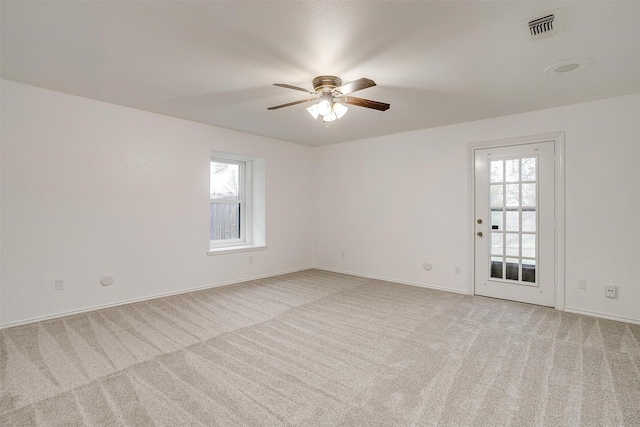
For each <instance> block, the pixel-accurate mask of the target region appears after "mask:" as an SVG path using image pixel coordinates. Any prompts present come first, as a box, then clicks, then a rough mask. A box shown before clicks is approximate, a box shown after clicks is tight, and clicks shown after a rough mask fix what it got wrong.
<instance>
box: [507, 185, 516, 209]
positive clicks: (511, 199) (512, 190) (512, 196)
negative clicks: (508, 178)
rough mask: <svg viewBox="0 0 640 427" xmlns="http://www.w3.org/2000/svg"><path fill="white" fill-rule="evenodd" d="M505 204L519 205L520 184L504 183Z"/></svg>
mask: <svg viewBox="0 0 640 427" xmlns="http://www.w3.org/2000/svg"><path fill="white" fill-rule="evenodd" d="M505 187H506V189H507V191H506V196H507V197H506V199H507V206H520V184H507V185H505Z"/></svg>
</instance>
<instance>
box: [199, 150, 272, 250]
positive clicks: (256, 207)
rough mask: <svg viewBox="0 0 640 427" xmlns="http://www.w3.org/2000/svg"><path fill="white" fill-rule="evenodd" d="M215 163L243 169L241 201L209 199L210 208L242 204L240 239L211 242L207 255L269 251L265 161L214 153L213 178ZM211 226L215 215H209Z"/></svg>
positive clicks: (240, 187) (212, 157)
mask: <svg viewBox="0 0 640 427" xmlns="http://www.w3.org/2000/svg"><path fill="white" fill-rule="evenodd" d="M211 162H217V163H226V164H233V165H240V171H239V175H238V193H239V199H240V200H214V199H211V198H209V207H210V206H211V203H240V238H239V239H221V240H209V250H208V251H207V255H222V254H229V253H236V252H245V251H256V250H263V249H267V246H266V241H265V213H266V212H265V159H263V158H260V157H249V156H243V155H239V154H232V153H225V152H220V151H212V152H211V156H210V161H209V176H210V175H211ZM209 179H211V178H209ZM209 184H211V183H209ZM210 188H211V185H209V190H210ZM208 224H209V227H210V225H211V214H209V221H208ZM207 232H208V233H209V234H210V233H211V230H210V229H207Z"/></svg>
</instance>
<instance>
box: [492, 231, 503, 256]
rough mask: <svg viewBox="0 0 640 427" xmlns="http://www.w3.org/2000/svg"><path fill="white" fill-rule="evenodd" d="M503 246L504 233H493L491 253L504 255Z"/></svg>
mask: <svg viewBox="0 0 640 427" xmlns="http://www.w3.org/2000/svg"><path fill="white" fill-rule="evenodd" d="M503 246H504V244H503V238H502V233H491V253H492V254H494V255H502V253H503V252H502V249H503Z"/></svg>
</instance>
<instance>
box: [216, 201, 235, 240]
mask: <svg viewBox="0 0 640 427" xmlns="http://www.w3.org/2000/svg"><path fill="white" fill-rule="evenodd" d="M209 217H210V218H211V227H210V233H209V240H227V239H239V238H240V203H216V202H211V203H210V216H209Z"/></svg>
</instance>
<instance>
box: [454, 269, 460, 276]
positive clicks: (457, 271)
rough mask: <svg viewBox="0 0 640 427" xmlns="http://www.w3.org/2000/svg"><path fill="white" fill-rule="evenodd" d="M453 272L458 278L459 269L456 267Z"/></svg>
mask: <svg viewBox="0 0 640 427" xmlns="http://www.w3.org/2000/svg"><path fill="white" fill-rule="evenodd" d="M454 272H455V273H456V274H457V275H458V276H459V275H460V267H456V268H455V269H454Z"/></svg>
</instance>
